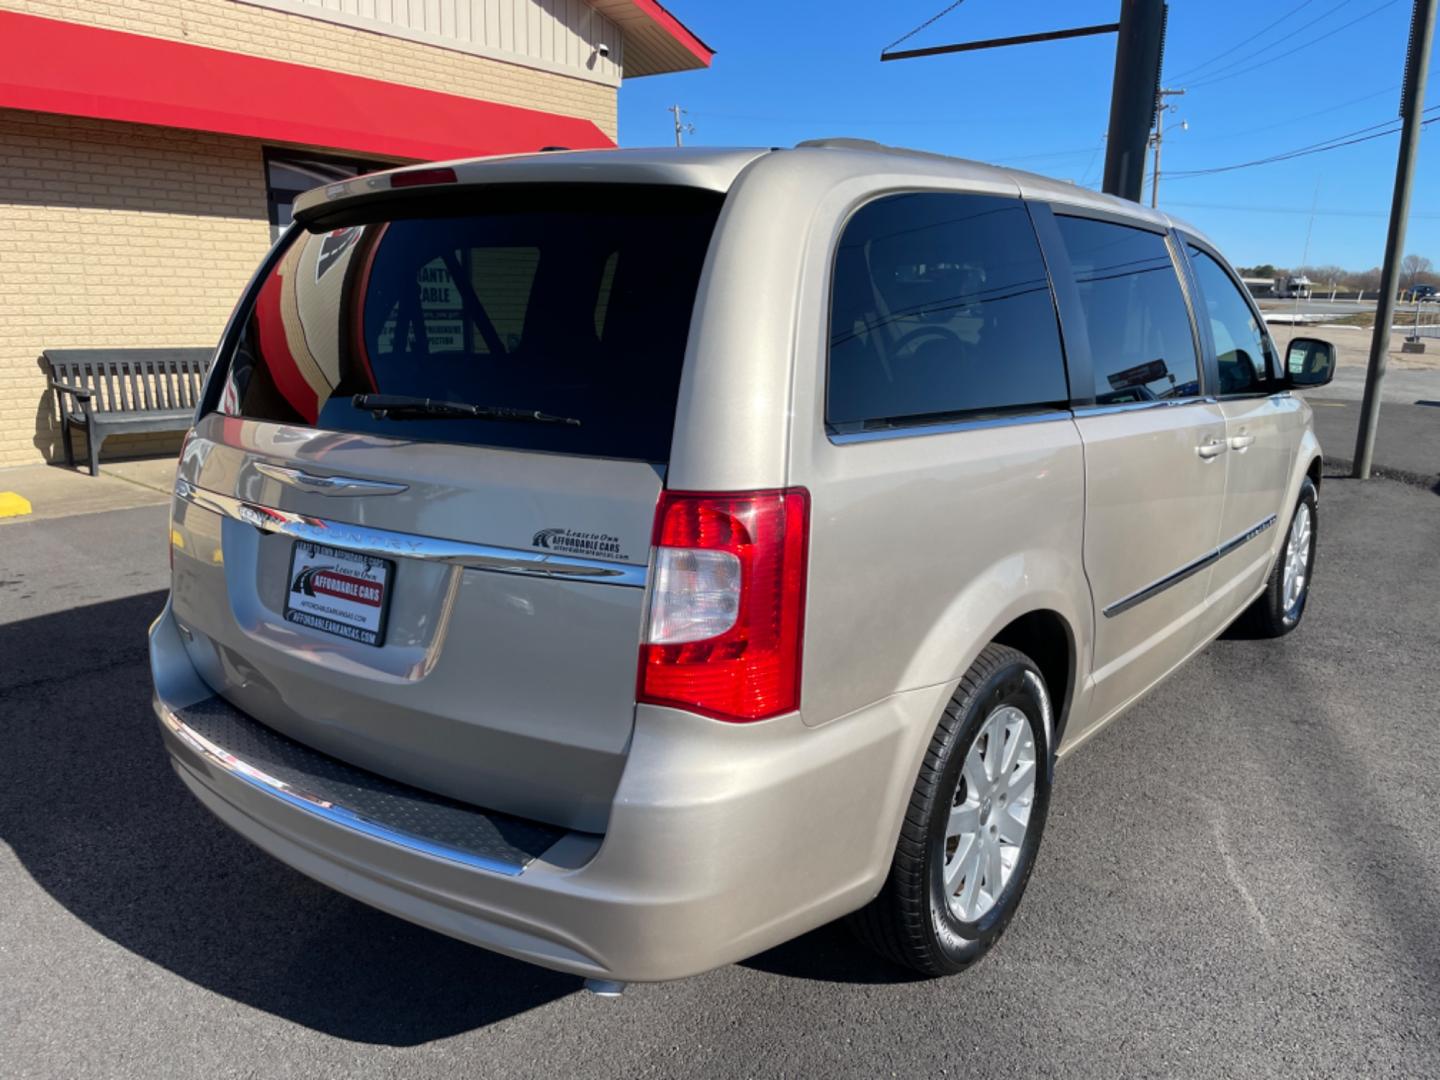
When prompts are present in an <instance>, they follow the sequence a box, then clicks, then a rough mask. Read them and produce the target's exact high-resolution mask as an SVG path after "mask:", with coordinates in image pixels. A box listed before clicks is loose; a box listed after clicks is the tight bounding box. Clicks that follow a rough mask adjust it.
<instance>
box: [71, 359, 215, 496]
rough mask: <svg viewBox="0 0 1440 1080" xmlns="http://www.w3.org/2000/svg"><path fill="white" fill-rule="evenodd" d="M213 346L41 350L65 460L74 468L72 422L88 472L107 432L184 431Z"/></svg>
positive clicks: (94, 470)
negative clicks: (81, 432) (82, 441)
mask: <svg viewBox="0 0 1440 1080" xmlns="http://www.w3.org/2000/svg"><path fill="white" fill-rule="evenodd" d="M213 353H214V350H213V349H46V350H45V352H44V358H45V363H46V365H47V366H48V367H49V369H50V386H51V388H52V389H53V390H54V391H55V398H56V401H57V402H58V404H59V406H60V421H61V425H62V427H63V432H64V438H65V462H66V464H68V465H69V466H70V467H71V468H74V466H75V446H74V443H73V442H72V440H71V436H70V429H71V427H72V426H75V427H83V428H84V429H85V436H86V443H87V446H88V448H89V451H90V475H91V476H95V475H97V474H98V473H99V472H100V446H101V444H102V443H104V441H105V439H106V437H107V436H110V435H115V434H123V433H126V432H141V431H184V430H185V429H186V428H188V427H189V426H190V419H191V417H192V416H193V415H194V413H195V406H196V404H197V403H198V402H199V400H200V390H201V387H202V386H203V385H204V383H205V372H206V371H207V369H208V368H209V366H210V357H211V356H212V354H213Z"/></svg>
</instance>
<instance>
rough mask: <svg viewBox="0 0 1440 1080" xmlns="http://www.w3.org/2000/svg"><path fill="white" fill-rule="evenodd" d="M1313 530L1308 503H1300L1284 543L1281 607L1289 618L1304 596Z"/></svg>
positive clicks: (1308, 577) (1308, 575)
mask: <svg viewBox="0 0 1440 1080" xmlns="http://www.w3.org/2000/svg"><path fill="white" fill-rule="evenodd" d="M1312 528H1313V523H1312V518H1311V514H1310V506H1309V504H1308V503H1303V502H1302V503H1301V504H1300V506H1299V507H1298V508H1297V509H1296V511H1295V520H1294V521H1293V522H1291V523H1290V536H1289V537H1288V538H1287V539H1286V541H1285V576H1284V580H1283V583H1282V586H1281V594H1280V595H1281V607H1282V609H1283V611H1284V612H1285V617H1286V618H1289V617H1290V616H1291V615H1292V614H1293V613H1294V610H1295V607H1296V605H1297V604H1298V603H1299V602H1300V600H1301V598H1302V597H1303V596H1304V595H1305V585H1306V584H1307V583H1308V582H1309V580H1310V533H1311V530H1312Z"/></svg>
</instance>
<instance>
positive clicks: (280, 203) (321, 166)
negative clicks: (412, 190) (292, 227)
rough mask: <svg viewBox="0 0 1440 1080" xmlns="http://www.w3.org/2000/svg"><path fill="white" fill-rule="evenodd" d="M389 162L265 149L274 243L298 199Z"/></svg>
mask: <svg viewBox="0 0 1440 1080" xmlns="http://www.w3.org/2000/svg"><path fill="white" fill-rule="evenodd" d="M388 168H391V166H390V165H388V164H386V163H384V162H380V161H367V160H365V159H363V158H344V157H330V156H329V155H325V154H307V153H303V152H299V151H290V150H268V149H267V150H266V151H265V205H266V209H267V211H268V213H269V216H270V239H271V241H272V242H273V241H274V240H276V239H277V238H278V237H279V236H280V234H281V233H282V232H283V231H284V230H285V227H286V226H288V225H289V224H290V216H291V209H292V208H293V207H294V205H295V199H296V198H297V197H298V196H300V195H302V194H303V193H305V192H307V191H309V190H310V189H311V188H317V187H321V186H323V185H325V184H333V183H336V182H337V181H340V180H349V179H351V178H352V177H355V176H360V175H361V174H362V173H368V172H375V171H376V170H377V169H388Z"/></svg>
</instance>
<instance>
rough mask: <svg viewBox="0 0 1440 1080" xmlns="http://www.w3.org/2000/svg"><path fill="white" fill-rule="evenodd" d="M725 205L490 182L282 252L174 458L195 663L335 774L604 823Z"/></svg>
mask: <svg viewBox="0 0 1440 1080" xmlns="http://www.w3.org/2000/svg"><path fill="white" fill-rule="evenodd" d="M721 199H722V196H721V195H719V194H717V193H715V192H711V191H701V190H697V189H691V188H684V187H678V186H644V185H635V184H624V185H621V184H598V183H597V184H584V185H561V184H506V185H493V186H489V187H480V188H476V187H467V188H464V189H458V190H456V191H455V192H452V193H448V194H444V195H437V194H436V193H435V192H433V191H431V192H416V193H414V194H413V195H412V196H411V197H409V199H408V200H407V201H404V202H393V201H391V202H387V203H384V204H379V205H377V204H372V205H371V206H370V207H369V208H360V209H358V210H356V211H355V215H354V216H352V217H351V218H349V219H342V220H341V222H340V223H339V225H338V227H334V226H336V221H335V218H334V217H333V216H332V217H330V218H328V219H327V231H325V232H322V233H318V234H312V233H308V232H304V231H299V232H296V233H295V234H294V235H293V236H292V238H291V239H290V240H289V242H288V246H286V247H285V248H284V250H283V252H281V253H279V255H278V258H277V259H276V260H275V261H274V263H273V266H272V268H271V270H270V271H269V273H268V275H267V276H266V277H265V278H264V279H263V281H262V283H261V284H260V286H259V288H258V291H257V293H256V295H255V298H254V302H253V304H251V306H250V309H249V310H248V311H245V312H242V318H241V320H240V321H239V323H238V325H239V333H238V338H237V339H236V341H235V344H234V347H233V348H232V349H231V350H230V352H229V355H228V356H222V357H221V359H220V366H219V368H218V370H217V372H216V375H215V377H214V378H213V379H212V384H211V387H210V399H209V400H208V401H207V406H208V411H207V412H206V413H205V415H203V417H202V419H201V421H200V422H199V424H198V425H197V427H196V430H195V432H194V434H193V436H192V437H191V439H190V440H189V442H188V443H187V446H186V449H185V452H184V453H183V455H182V459H181V464H180V474H179V478H178V481H177V500H176V505H175V536H174V538H173V544H174V582H173V587H174V592H173V596H174V599H173V610H174V612H175V616H176V618H177V620H178V621H179V623H180V625H181V627H182V630H183V632H184V635H185V636H186V637H187V639H188V641H189V646H188V647H189V649H190V653H191V656H192V658H193V659H194V660H195V662H196V665H197V669H198V670H200V672H201V674H202V676H203V677H204V678H205V679H206V680H207V681H208V682H209V683H210V685H211V686H212V687H213V689H214V690H215V691H216V692H217V693H219V694H220V695H222V696H223V697H225V698H226V699H228V700H229V701H230V702H232V703H233V704H234V705H236V706H237V707H239V708H241V709H243V710H245V711H246V712H247V713H249V714H250V715H251V716H254V717H255V718H257V719H258V720H260V721H262V722H263V723H265V724H268V725H270V726H271V727H274V728H276V729H278V730H280V731H283V732H284V733H286V734H288V735H290V736H292V737H294V738H296V739H298V740H300V741H302V742H305V743H307V744H309V745H311V746H313V747H315V748H317V749H319V750H322V751H324V752H326V753H328V754H331V755H333V756H335V757H338V758H340V759H342V760H344V761H348V762H351V763H353V764H356V765H359V766H362V767H364V768H367V769H371V770H373V771H375V772H378V773H381V774H383V775H386V776H390V777H393V778H395V779H397V780H401V781H404V782H406V783H410V784H413V785H416V786H419V787H423V788H426V789H428V790H431V791H436V792H440V793H443V794H445V795H449V796H451V797H453V798H457V799H461V800H464V801H466V802H471V803H475V804H477V805H481V806H484V807H488V808H492V809H497V810H504V811H507V812H510V813H513V814H519V815H522V816H526V817H530V818H535V819H539V820H543V821H548V822H552V823H554V824H557V825H563V826H567V827H570V828H576V829H583V830H587V831H603V829H604V827H605V823H606V817H607V814H608V808H609V804H610V800H611V797H612V796H613V794H614V790H615V787H616V785H617V783H618V781H619V776H620V772H621V769H622V767H623V764H624V759H625V754H626V750H627V746H628V742H629V738H630V733H631V727H632V724H633V715H634V700H635V679H636V665H637V656H638V646H639V641H640V637H641V632H642V623H643V619H644V613H643V602H644V588H643V585H644V580H645V568H646V564H647V561H648V558H649V554H650V535H651V529H652V525H653V521H654V515H655V507H656V501H657V498H658V496H659V494H660V490H661V488H662V486H663V481H664V472H665V462H666V459H667V457H668V455H669V448H670V440H671V433H672V429H673V426H674V422H675V403H676V394H677V391H678V387H679V382H680V375H681V369H682V366H683V361H684V355H685V343H686V337H687V334H688V329H689V322H690V312H691V309H692V307H693V306H694V303H695V293H696V287H697V283H698V280H699V276H700V269H701V265H702V263H703V261H704V257H705V252H706V250H707V248H708V245H709V240H710V234H711V231H712V229H713V226H714V223H715V219H716V216H717V214H718V212H719V207H720V202H721Z"/></svg>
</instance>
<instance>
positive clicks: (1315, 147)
mask: <svg viewBox="0 0 1440 1080" xmlns="http://www.w3.org/2000/svg"><path fill="white" fill-rule="evenodd" d="M1436 110H1440V105H1432V106H1431V107H1430V108H1428V109H1425V110H1424V111H1425V112H1435V111H1436ZM1437 121H1440V116H1434V117H1431V118H1430V119H1429V120H1424V121H1422V122H1421V126H1422V127H1428V126H1429V125H1431V124H1433V123H1436V122H1437ZM1378 127H1384V128H1385V129H1386V130H1384V131H1374V132H1373V133H1372V134H1369V135H1365V134H1363V132H1366V131H1372V130H1373V129H1374V128H1378ZM1399 130H1400V129H1399V128H1398V127H1396V126H1395V121H1393V120H1387V121H1386V122H1385V123H1384V124H1372V125H1371V126H1370V127H1368V128H1360V129H1359V130H1358V131H1352V132H1348V133H1347V134H1346V135H1337V136H1336V137H1335V138H1334V139H1326V140H1325V141H1324V142H1320V143H1313V144H1311V145H1310V146H1302V147H1299V148H1298V149H1295V150H1287V151H1286V152H1284V153H1282V154H1273V155H1271V156H1270V157H1264V158H1257V159H1255V160H1254V161H1242V162H1238V163H1237V164H1234V165H1218V166H1216V167H1214V168H1210V169H1188V170H1185V171H1183V172H1173V173H1171V174H1170V178H1171V179H1172V180H1185V179H1189V178H1191V177H1195V176H1213V175H1214V174H1216V173H1225V172H1234V171H1235V170H1237V169H1251V168H1254V167H1255V166H1257V165H1273V164H1274V163H1276V162H1279V161H1291V160H1293V159H1294V158H1301V157H1309V156H1310V155H1311V154H1323V153H1325V151H1327V150H1339V149H1340V148H1341V147H1344V146H1354V145H1355V144H1356V143H1363V142H1369V141H1370V140H1371V139H1383V138H1385V137H1386V136H1387V135H1394V134H1395V133H1396V132H1397V131H1399ZM1351 136H1355V137H1354V138H1352V137H1351Z"/></svg>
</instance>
